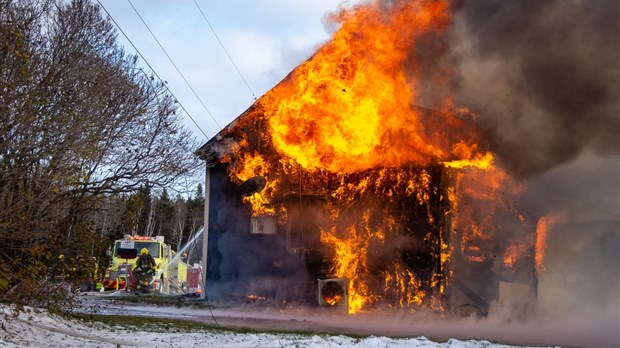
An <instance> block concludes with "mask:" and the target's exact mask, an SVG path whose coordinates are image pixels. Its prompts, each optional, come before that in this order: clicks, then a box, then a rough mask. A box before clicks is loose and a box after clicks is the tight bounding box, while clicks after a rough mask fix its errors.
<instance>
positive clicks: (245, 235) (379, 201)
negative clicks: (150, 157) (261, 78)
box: [200, 1, 544, 314]
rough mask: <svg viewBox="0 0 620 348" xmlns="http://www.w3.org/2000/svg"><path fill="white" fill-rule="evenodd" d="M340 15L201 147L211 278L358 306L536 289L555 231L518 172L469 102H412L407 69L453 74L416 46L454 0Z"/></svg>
mask: <svg viewBox="0 0 620 348" xmlns="http://www.w3.org/2000/svg"><path fill="white" fill-rule="evenodd" d="M332 20H333V21H335V22H337V23H339V24H340V29H339V30H338V31H337V32H336V33H335V34H334V36H333V39H332V40H331V41H330V42H328V43H326V44H325V45H324V46H323V47H321V48H320V49H319V50H318V51H317V52H316V54H315V55H314V56H312V57H311V58H310V59H308V60H307V61H306V62H304V63H302V64H301V65H300V66H299V67H297V68H296V69H295V70H294V71H293V72H291V73H290V74H289V75H288V76H287V77H286V78H285V79H284V80H283V81H282V82H281V83H280V84H278V85H277V86H275V87H274V88H273V89H272V90H270V91H269V92H267V93H266V94H265V95H263V96H262V97H261V98H260V99H258V100H257V101H256V102H255V103H254V105H252V106H251V107H250V108H249V109H248V110H247V111H246V112H245V113H243V114H242V115H241V116H239V117H238V118H237V119H236V120H235V121H234V122H233V123H232V124H231V125H229V126H228V127H226V128H225V129H224V130H222V131H221V132H220V133H219V134H218V135H217V136H216V137H215V138H214V139H212V140H210V141H209V142H208V143H207V144H205V146H203V148H201V150H200V152H201V154H202V156H204V157H205V158H209V159H210V160H209V161H210V162H209V163H208V166H209V168H210V169H209V170H210V172H211V181H212V185H211V186H212V187H213V190H212V193H211V200H212V203H211V208H210V211H209V216H210V220H209V224H210V225H211V226H212V227H211V231H212V232H211V235H210V239H212V240H213V242H214V243H210V245H216V247H214V248H213V250H212V251H210V254H209V255H210V259H209V262H208V279H209V281H210V282H211V288H212V289H218V288H219V289H221V290H222V291H223V292H225V293H227V294H229V293H231V292H233V293H234V292H239V293H240V294H244V293H245V294H247V293H248V292H249V291H252V292H253V293H256V294H257V295H255V296H260V297H264V298H275V299H278V298H280V299H282V300H283V301H299V302H304V303H316V294H317V293H318V294H319V303H320V304H322V305H327V306H333V305H336V304H338V303H342V301H344V302H346V305H347V306H348V311H349V313H356V312H359V311H363V310H366V309H369V308H373V307H377V306H382V307H388V308H406V309H409V310H413V311H415V310H417V309H419V308H432V309H434V310H439V311H442V310H455V311H461V310H466V308H474V310H475V311H476V312H479V313H483V314H484V313H486V312H488V310H489V307H490V305H491V304H492V303H493V302H495V301H497V300H498V298H499V297H500V294H499V292H500V283H501V282H504V283H509V284H512V283H519V284H523V285H524V286H525V289H527V290H526V291H528V292H529V295H532V296H533V295H535V293H536V282H537V280H536V272H537V270H536V267H538V268H541V265H540V264H539V263H538V262H537V261H538V259H539V258H540V257H541V255H542V249H543V248H544V240H543V239H542V238H543V237H544V234H543V233H538V234H537V233H536V232H537V228H536V221H534V220H533V219H532V218H531V217H528V216H526V215H524V214H523V212H522V211H521V209H520V207H519V206H517V205H516V204H515V203H514V201H513V200H512V199H511V197H512V196H513V195H515V194H518V193H519V192H521V190H523V185H521V184H520V183H518V182H514V181H513V179H512V178H511V177H510V176H509V175H508V174H507V173H506V172H505V171H503V170H502V169H501V168H500V167H499V165H498V164H497V163H495V156H494V154H493V153H492V152H491V151H490V149H489V146H488V144H487V142H486V141H485V140H484V138H483V136H482V134H481V133H480V132H479V131H478V129H477V127H476V123H475V116H473V115H472V114H471V113H470V112H468V111H467V110H466V109H462V108H460V109H458V108H455V107H453V106H452V101H451V99H450V98H449V97H446V98H445V100H441V101H440V102H439V103H437V104H436V105H435V106H436V107H435V108H434V109H433V110H431V109H427V108H423V107H419V106H416V100H417V97H418V95H419V93H420V91H418V87H419V86H420V85H422V83H423V81H420V80H416V79H413V80H412V76H414V77H415V76H421V75H424V76H428V75H429V74H430V75H432V76H435V77H436V78H438V79H440V78H444V77H446V76H445V75H446V71H445V70H444V67H441V66H437V67H435V70H436V71H426V70H425V69H428V67H426V66H422V64H420V63H419V62H417V61H416V60H415V59H414V58H415V57H416V55H418V53H419V52H416V50H421V49H423V47H424V42H425V40H429V38H431V37H440V36H441V35H443V34H444V32H445V30H446V29H447V28H448V27H449V25H450V23H451V20H452V18H451V13H450V6H449V3H448V2H447V1H394V2H391V3H390V5H378V4H375V3H372V4H363V5H359V6H357V7H356V8H354V9H343V10H341V11H340V12H339V13H337V14H335V15H334V16H333V17H332ZM422 70H425V71H422ZM431 70H432V69H431ZM411 72H413V73H411ZM250 221H251V222H250ZM540 226H541V225H540V224H539V227H540ZM258 284H261V285H262V288H261V287H260V286H258V288H260V289H259V290H260V291H257V285H258ZM212 291H213V292H214V295H215V293H216V292H217V291H216V290H212ZM212 297H213V295H212ZM215 297H217V295H215Z"/></svg>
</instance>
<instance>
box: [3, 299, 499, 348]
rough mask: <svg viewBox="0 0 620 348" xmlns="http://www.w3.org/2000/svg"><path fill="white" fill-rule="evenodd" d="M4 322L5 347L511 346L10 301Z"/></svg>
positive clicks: (6, 307)
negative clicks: (133, 318) (142, 316)
mask: <svg viewBox="0 0 620 348" xmlns="http://www.w3.org/2000/svg"><path fill="white" fill-rule="evenodd" d="M0 322H1V330H0V346H2V347H360V348H361V347H510V346H506V345H498V344H492V343H490V342H487V341H473V340H472V341H461V340H456V339H450V340H448V341H447V342H439V343H438V342H433V341H430V340H428V339H426V338H424V337H417V338H389V337H375V336H370V337H366V338H352V337H348V336H343V335H317V334H309V335H302V334H267V333H258V334H257V333H236V332H229V331H222V330H208V329H196V330H192V331H185V330H179V329H170V327H168V329H163V328H162V329H159V330H153V329H151V330H143V329H139V328H136V327H130V326H108V325H107V324H103V323H99V322H85V321H79V320H70V319H65V318H62V317H59V316H56V315H53V314H49V313H48V312H47V311H44V310H37V309H29V308H27V309H26V310H25V311H24V312H19V313H18V314H17V315H15V313H14V312H13V310H12V309H11V307H9V306H6V305H0ZM163 326H164V325H162V327H163ZM174 331H177V332H174ZM179 331H181V332H179Z"/></svg>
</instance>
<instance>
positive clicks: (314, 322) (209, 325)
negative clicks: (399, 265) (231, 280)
mask: <svg viewBox="0 0 620 348" xmlns="http://www.w3.org/2000/svg"><path fill="white" fill-rule="evenodd" d="M127 296H131V298H127ZM162 299H163V300H164V301H165V302H159V304H157V305H156V304H155V303H157V302H156V301H157V300H162ZM605 304H606V306H605V308H595V307H591V306H590V307H587V308H580V310H579V311H578V312H575V311H572V312H566V313H563V315H561V316H558V315H555V316H546V314H548V313H547V312H545V313H538V314H537V315H533V316H531V317H527V318H526V319H517V318H516V316H515V313H514V312H513V311H508V312H505V313H502V312H501V311H496V312H494V313H493V315H489V316H488V317H484V318H476V317H468V318H463V317H461V318H451V317H443V316H441V315H440V314H438V313H434V314H433V313H426V314H424V313H420V312H416V313H415V315H412V313H410V312H406V313H399V312H397V311H395V310H393V309H392V310H389V311H384V312H381V311H372V312H367V313H358V314H356V315H347V314H346V312H344V311H343V312H342V313H341V312H340V311H334V310H331V309H325V307H321V308H318V307H315V308H308V306H300V307H294V306H290V305H289V306H285V307H278V306H265V305H264V304H256V303H255V304H254V305H253V304H251V303H250V304H244V305H235V306H232V305H231V304H228V303H227V304H217V303H216V304H213V303H208V302H204V301H201V300H199V299H191V298H189V299H188V298H185V297H179V298H172V302H171V301H170V298H161V297H160V298H157V297H155V298H151V299H149V298H141V297H140V298H138V297H135V295H131V294H127V293H124V294H123V293H105V294H103V293H102V294H100V293H85V294H82V296H80V297H79V301H78V305H77V306H75V307H74V309H73V311H74V313H78V314H82V315H83V316H84V317H87V316H89V315H95V318H100V319H101V318H105V319H107V320H106V322H107V324H106V323H103V322H102V321H101V320H99V321H97V320H95V321H93V320H88V321H84V320H77V319H67V318H66V317H60V316H56V315H53V314H49V313H48V312H46V311H44V310H37V309H27V310H25V311H22V312H17V313H16V312H14V311H13V309H12V307H10V306H7V305H2V304H0V347H276V348H277V347H518V346H538V347H545V346H547V347H555V346H562V347H596V348H599V347H620V331H619V330H618V328H619V327H620V313H619V310H618V309H619V308H620V306H619V305H618V303H616V302H614V303H605ZM542 314H545V315H542ZM179 323H180V324H179ZM222 328H224V329H222ZM291 332H292V333H291ZM423 336H424V337H423ZM500 343H501V344H500Z"/></svg>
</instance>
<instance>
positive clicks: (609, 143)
mask: <svg viewBox="0 0 620 348" xmlns="http://www.w3.org/2000/svg"><path fill="white" fill-rule="evenodd" d="M619 37H620V2H618V1H616V0H609V1H608V0H596V1H584V0H555V1H520V0H508V1H506V0H484V1H483V0H471V1H466V2H464V3H463V4H462V6H461V8H460V9H459V10H458V12H457V14H456V17H455V25H454V30H452V31H451V33H450V36H449V39H448V40H449V42H448V46H449V49H450V52H451V60H452V63H453V67H454V68H455V69H454V73H455V74H456V78H457V79H456V83H455V88H456V104H457V105H463V106H467V107H469V108H470V109H471V110H472V111H473V112H474V113H476V114H478V115H479V117H480V124H481V126H482V127H483V128H484V130H485V132H486V134H487V139H488V140H489V141H490V145H491V147H492V149H493V150H494V152H495V153H496V154H497V155H498V156H499V157H500V159H501V161H502V162H503V164H504V165H505V167H506V168H507V169H509V170H510V171H511V172H512V173H513V174H515V175H517V176H519V177H530V176H532V175H536V174H540V173H543V172H545V171H547V170H550V169H552V168H554V167H555V166H557V165H560V164H562V163H567V162H570V161H572V160H574V159H575V158H576V157H578V156H579V155H580V154H582V153H583V151H584V150H586V149H587V150H591V151H593V152H595V153H596V154H599V155H602V156H614V157H618V156H619V155H620V140H619V137H618V134H619V133H620V98H619V96H620V40H619V39H618V38H619Z"/></svg>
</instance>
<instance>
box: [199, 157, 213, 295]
mask: <svg viewBox="0 0 620 348" xmlns="http://www.w3.org/2000/svg"><path fill="white" fill-rule="evenodd" d="M205 167H206V168H207V171H206V173H205V211H204V234H203V236H202V272H201V277H202V292H201V293H200V299H202V300H205V299H206V298H207V260H208V257H207V256H208V253H209V201H210V196H211V169H210V168H209V166H208V165H206V166H205Z"/></svg>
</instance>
